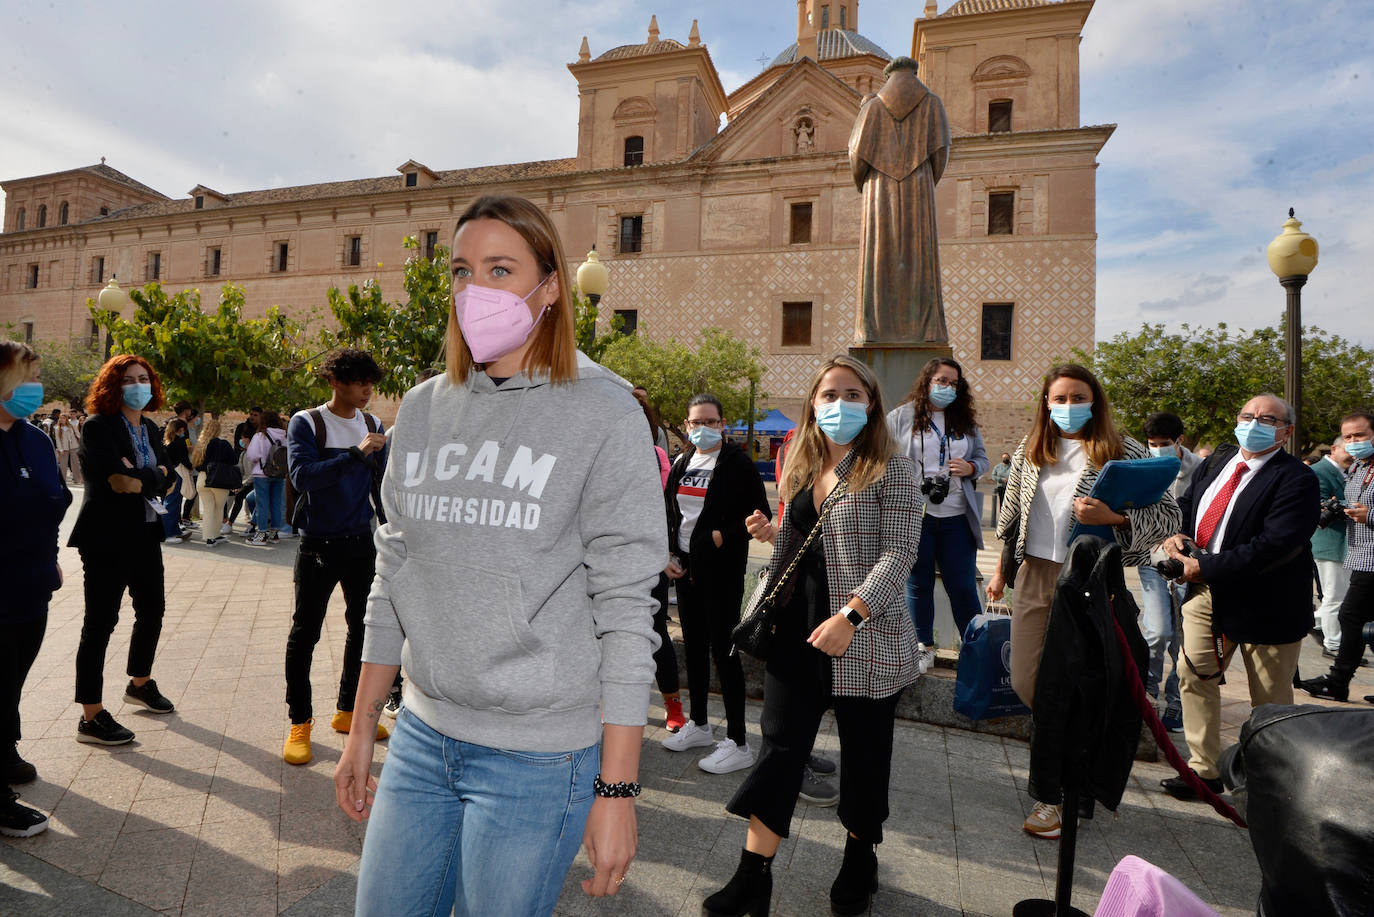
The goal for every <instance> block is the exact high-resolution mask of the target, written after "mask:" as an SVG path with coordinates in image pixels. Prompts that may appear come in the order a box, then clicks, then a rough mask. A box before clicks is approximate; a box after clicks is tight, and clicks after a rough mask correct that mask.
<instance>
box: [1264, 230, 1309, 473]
mask: <svg viewBox="0 0 1374 917" xmlns="http://www.w3.org/2000/svg"><path fill="white" fill-rule="evenodd" d="M1266 255H1267V257H1268V260H1269V270H1271V271H1273V272H1274V276H1275V277H1277V278H1279V283H1281V284H1282V285H1283V288H1284V289H1285V290H1287V291H1288V311H1287V313H1286V319H1285V323H1286V325H1287V327H1286V328H1285V329H1284V330H1285V332H1286V333H1285V335H1284V369H1285V373H1286V375H1285V378H1284V387H1283V396H1284V397H1285V398H1287V399H1288V403H1289V404H1291V405H1293V413H1294V414H1295V415H1296V420H1295V421H1294V424H1293V435H1292V436H1290V437H1289V438H1288V451H1289V453H1291V454H1292V455H1294V456H1298V457H1301V456H1300V452H1301V450H1302V287H1303V284H1305V283H1307V275H1308V274H1311V273H1312V269H1313V268H1314V267H1316V266H1317V240H1316V239H1314V238H1312V237H1311V236H1310V235H1308V234H1307V233H1305V232H1303V231H1302V223H1301V222H1299V221H1298V219H1297V218H1296V217H1295V216H1294V215H1293V208H1292V207H1289V208H1288V219H1287V220H1284V222H1283V232H1281V233H1279V234H1278V235H1277V236H1275V237H1274V241H1273V242H1270V243H1269V249H1268V251H1267V252H1266Z"/></svg>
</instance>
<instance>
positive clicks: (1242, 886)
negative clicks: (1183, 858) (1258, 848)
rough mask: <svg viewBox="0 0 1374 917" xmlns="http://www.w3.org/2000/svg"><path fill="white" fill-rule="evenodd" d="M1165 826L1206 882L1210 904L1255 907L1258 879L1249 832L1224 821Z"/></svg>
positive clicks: (1176, 822)
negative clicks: (1212, 902)
mask: <svg viewBox="0 0 1374 917" xmlns="http://www.w3.org/2000/svg"><path fill="white" fill-rule="evenodd" d="M1168 823H1169V829H1170V830H1171V831H1173V832H1174V834H1175V837H1177V839H1178V843H1179V845H1180V846H1181V847H1182V848H1183V849H1184V851H1185V852H1186V853H1187V855H1188V858H1189V859H1190V860H1191V861H1192V863H1193V866H1194V867H1195V869H1196V870H1197V872H1198V874H1199V875H1201V876H1202V877H1203V880H1204V881H1205V882H1206V887H1207V891H1208V892H1209V893H1210V897H1211V900H1212V901H1214V902H1215V903H1217V904H1221V905H1225V906H1228V907H1251V908H1253V907H1254V904H1255V899H1256V895H1257V894H1258V893H1259V881H1260V876H1259V865H1258V864H1257V863H1256V862H1255V856H1254V848H1253V847H1251V845H1250V836H1249V834H1248V832H1245V831H1242V830H1241V829H1240V828H1237V827H1235V826H1233V825H1230V824H1227V823H1224V822H1218V823H1216V824H1210V823H1203V822H1199V823H1189V822H1184V821H1181V820H1178V819H1170V820H1169V822H1168ZM1204 897H1206V896H1204Z"/></svg>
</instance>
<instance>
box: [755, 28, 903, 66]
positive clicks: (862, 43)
mask: <svg viewBox="0 0 1374 917" xmlns="http://www.w3.org/2000/svg"><path fill="white" fill-rule="evenodd" d="M816 53H817V54H818V55H819V56H820V59H821V60H822V61H828V60H839V59H840V58H842V57H858V56H859V55H862V54H874V55H876V56H878V57H881V58H882V59H883V60H889V59H891V57H892V55H890V54H888V53H887V52H886V51H884V50H883V49H882V48H880V47H878V46H877V45H876V44H874V43H873V42H871V41H869V40H868V39H867V38H864V37H863V36H862V35H860V34H859V33H858V32H854V31H851V30H849V29H821V30H820V31H819V32H817V33H816ZM796 60H797V43H796V42H792V44H790V45H788V46H787V47H786V48H784V49H783V51H782V53H781V54H779V55H778V56H777V57H775V58H773V62H772V63H771V64H769V65H768V66H769V67H776V66H778V65H780V64H792V63H796Z"/></svg>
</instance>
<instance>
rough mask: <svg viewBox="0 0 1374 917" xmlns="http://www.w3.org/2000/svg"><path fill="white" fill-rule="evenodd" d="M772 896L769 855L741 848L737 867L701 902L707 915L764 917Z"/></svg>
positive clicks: (766, 915)
mask: <svg viewBox="0 0 1374 917" xmlns="http://www.w3.org/2000/svg"><path fill="white" fill-rule="evenodd" d="M772 897H773V858H772V857H766V856H762V855H760V854H757V853H751V852H750V851H748V850H741V851H740V855H739V867H738V868H736V869H735V874H734V875H733V876H731V877H730V881H729V882H727V883H726V885H725V887H724V888H722V889H721V890H720V891H718V892H716V893H715V894H714V895H712V896H711V897H709V898H707V899H706V900H705V901H703V902H702V904H701V912H702V913H703V914H705V915H707V917H746V915H748V917H768V902H769V899H771V898H772Z"/></svg>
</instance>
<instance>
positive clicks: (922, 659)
mask: <svg viewBox="0 0 1374 917" xmlns="http://www.w3.org/2000/svg"><path fill="white" fill-rule="evenodd" d="M934 665H935V650H933V649H931V648H930V647H928V646H926V645H925V644H924V643H918V644H916V672H917V674H919V675H924V674H925V673H926V672H929V671H930V669H931V667H932V666H934Z"/></svg>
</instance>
